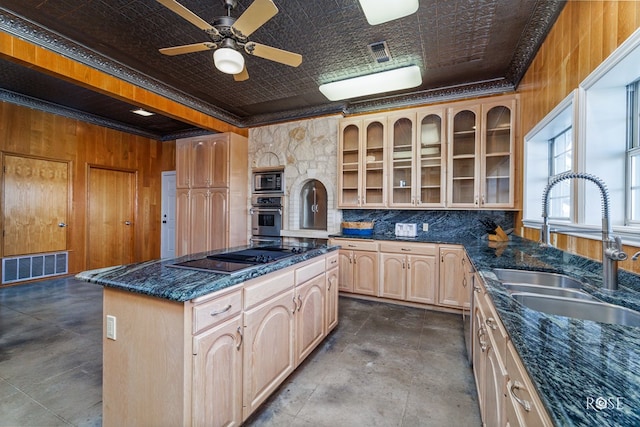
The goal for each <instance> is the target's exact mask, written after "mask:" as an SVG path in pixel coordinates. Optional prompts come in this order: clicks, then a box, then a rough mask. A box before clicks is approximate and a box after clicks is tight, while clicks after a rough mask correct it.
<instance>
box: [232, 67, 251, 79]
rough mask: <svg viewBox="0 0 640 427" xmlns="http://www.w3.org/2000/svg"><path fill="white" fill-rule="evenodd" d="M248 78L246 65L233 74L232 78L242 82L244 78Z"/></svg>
mask: <svg viewBox="0 0 640 427" xmlns="http://www.w3.org/2000/svg"><path fill="white" fill-rule="evenodd" d="M248 79H249V72H248V71H247V66H246V65H245V66H244V68H243V69H242V71H240V72H239V73H238V74H234V75H233V80H235V81H237V82H243V81H245V80H248Z"/></svg>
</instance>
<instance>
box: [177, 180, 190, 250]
mask: <svg viewBox="0 0 640 427" xmlns="http://www.w3.org/2000/svg"><path fill="white" fill-rule="evenodd" d="M190 191H191V190H187V189H178V190H176V256H183V255H187V254H188V253H189V238H190V234H189V233H190V230H191V227H190V222H191V195H190Z"/></svg>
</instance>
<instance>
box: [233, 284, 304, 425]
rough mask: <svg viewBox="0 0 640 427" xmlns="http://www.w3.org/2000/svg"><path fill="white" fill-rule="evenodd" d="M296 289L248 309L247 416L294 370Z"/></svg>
mask: <svg viewBox="0 0 640 427" xmlns="http://www.w3.org/2000/svg"><path fill="white" fill-rule="evenodd" d="M293 296H294V294H293V289H291V290H289V291H287V292H285V293H283V294H281V295H280V296H278V297H275V298H272V299H270V300H269V301H267V302H265V303H263V304H261V305H259V306H257V307H255V308H253V309H251V310H248V311H246V312H245V314H244V324H245V328H244V346H245V347H244V350H243V353H244V363H243V394H244V398H243V407H244V409H243V419H246V418H247V417H248V416H249V414H251V413H252V412H253V411H254V410H255V409H256V408H257V407H258V406H259V405H260V404H261V403H262V402H263V401H264V400H265V399H266V398H267V397H269V395H270V394H271V393H272V392H273V391H275V389H276V388H277V387H278V386H279V385H280V383H282V381H284V379H285V378H286V377H287V376H288V375H289V374H290V373H291V372H293V369H294V368H295V360H294V350H295V349H294V330H295V325H294V311H295V310H296V307H297V306H296V303H295V300H294V298H293Z"/></svg>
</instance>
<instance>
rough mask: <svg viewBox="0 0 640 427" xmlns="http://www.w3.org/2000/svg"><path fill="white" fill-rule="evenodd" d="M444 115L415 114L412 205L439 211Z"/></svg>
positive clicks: (442, 187) (442, 190)
mask: <svg viewBox="0 0 640 427" xmlns="http://www.w3.org/2000/svg"><path fill="white" fill-rule="evenodd" d="M444 117H445V114H444V111H443V110H434V111H423V112H419V113H418V122H419V123H418V135H417V147H416V167H417V170H418V173H417V174H416V177H417V182H416V190H417V197H416V204H417V205H419V206H425V207H442V206H444V202H445V184H444V183H445V164H446V163H445V161H446V157H445V156H446V152H445V147H446V139H445V138H444V136H445V134H446V132H443V130H444V129H445V128H444V123H443V122H444Z"/></svg>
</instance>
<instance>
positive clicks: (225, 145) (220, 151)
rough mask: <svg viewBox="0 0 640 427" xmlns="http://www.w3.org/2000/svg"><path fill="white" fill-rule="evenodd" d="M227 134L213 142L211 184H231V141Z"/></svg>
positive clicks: (213, 185)
mask: <svg viewBox="0 0 640 427" xmlns="http://www.w3.org/2000/svg"><path fill="white" fill-rule="evenodd" d="M227 138H228V137H227V136H226V135H225V136H224V139H222V138H220V139H218V140H216V141H213V142H212V146H211V147H210V150H211V157H212V159H211V168H212V170H211V186H212V187H228V186H229V141H228V139H227Z"/></svg>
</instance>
